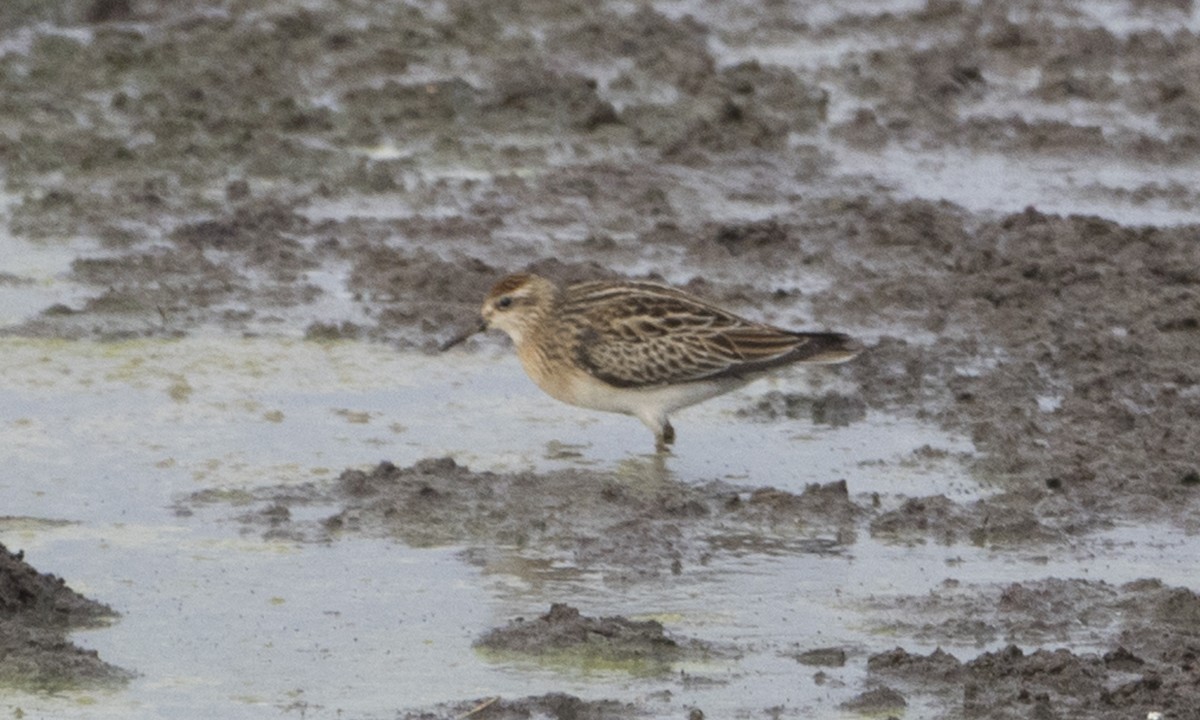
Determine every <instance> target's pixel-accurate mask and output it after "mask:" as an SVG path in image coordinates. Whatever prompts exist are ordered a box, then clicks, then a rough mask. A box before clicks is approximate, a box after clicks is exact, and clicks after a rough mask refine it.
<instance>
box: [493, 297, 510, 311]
mask: <svg viewBox="0 0 1200 720" xmlns="http://www.w3.org/2000/svg"><path fill="white" fill-rule="evenodd" d="M512 304H513V299H512V296H511V295H505V296H504V297H502V298H500V299H499V300H497V301H496V307H497V308H499V309H501V310H506V309H508V308H510V307H512Z"/></svg>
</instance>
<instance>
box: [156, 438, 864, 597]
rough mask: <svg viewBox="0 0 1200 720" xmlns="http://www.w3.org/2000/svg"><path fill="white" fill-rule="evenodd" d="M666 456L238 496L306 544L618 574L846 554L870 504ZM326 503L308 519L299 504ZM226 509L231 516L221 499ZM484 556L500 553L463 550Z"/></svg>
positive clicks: (259, 519)
mask: <svg viewBox="0 0 1200 720" xmlns="http://www.w3.org/2000/svg"><path fill="white" fill-rule="evenodd" d="M660 463H661V459H657V460H656V459H646V460H644V461H636V462H633V463H631V464H630V465H629V466H628V467H627V468H626V470H625V471H624V474H615V475H614V474H612V473H608V472H600V471H592V470H586V469H571V470H563V471H558V472H550V473H534V472H520V473H495V472H475V471H472V470H470V469H469V468H466V467H463V466H460V465H458V464H457V463H455V462H454V460H452V459H450V458H441V459H436V460H424V461H421V462H419V463H417V464H416V465H413V466H411V467H406V468H399V467H396V466H395V465H392V464H391V463H386V462H385V463H381V464H379V465H378V466H376V467H375V468H373V469H371V470H369V471H363V470H356V469H352V470H346V471H344V472H343V473H342V474H341V476H340V477H338V478H337V480H336V482H333V483H330V484H327V485H323V484H305V485H282V486H277V487H265V488H258V489H256V490H254V491H253V492H252V493H250V494H249V496H241V495H239V498H238V503H239V504H243V505H245V504H249V505H250V506H251V507H250V508H249V509H248V510H247V509H242V510H241V511H237V512H235V513H234V519H235V520H236V521H237V522H239V523H240V524H242V525H243V527H245V529H246V530H247V531H249V532H254V533H262V534H263V536H264V537H268V538H277V539H290V540H298V541H302V542H328V541H331V540H335V539H336V538H338V537H340V536H345V535H355V534H365V535H368V536H374V537H391V538H396V539H397V540H401V541H403V542H405V543H407V544H410V545H413V546H415V547H433V546H439V545H456V544H469V545H470V546H471V547H472V548H482V547H488V548H493V549H497V550H502V551H505V552H511V553H518V554H519V553H521V552H522V551H523V550H524V549H525V548H529V549H536V552H538V553H541V554H543V555H544V554H545V553H553V555H554V556H556V557H559V558H561V559H562V561H563V562H566V563H568V564H569V565H570V566H571V567H572V568H573V569H574V571H577V572H591V571H599V572H602V573H603V575H604V577H605V579H606V581H608V582H610V583H629V582H639V581H649V580H655V579H661V578H663V577H669V576H671V575H679V574H682V573H686V572H692V571H694V570H696V569H699V568H702V567H703V566H704V565H706V564H707V563H708V562H709V560H710V559H711V558H712V556H713V555H714V554H716V553H753V552H764V553H773V552H816V553H829V552H838V551H839V548H841V547H843V546H844V545H846V544H847V543H848V542H852V541H853V533H854V526H855V520H856V519H857V518H858V517H859V516H861V515H862V514H863V513H864V510H863V509H862V508H860V507H859V506H858V505H857V504H856V503H855V502H853V501H852V500H851V499H850V498H849V496H848V494H847V492H846V484H845V482H833V483H829V484H827V485H815V484H814V485H812V486H810V487H809V488H808V489H807V490H805V491H804V492H803V493H800V494H795V493H789V492H786V491H782V490H776V489H774V488H753V489H751V488H745V487H738V486H735V485H731V484H728V483H724V482H715V481H714V482H710V483H707V484H705V485H694V484H690V483H685V482H682V481H680V480H678V479H677V478H674V477H673V476H671V474H670V473H669V472H668V471H667V470H666V469H665V468H664V467H663V466H662V465H661V464H660ZM228 499H229V498H228V495H227V494H226V493H224V492H223V491H220V490H216V491H200V492H198V493H195V494H193V495H191V496H190V497H188V498H185V499H183V500H181V501H180V503H179V505H178V507H179V510H180V511H182V512H193V511H195V510H199V509H202V508H204V507H206V506H209V505H211V504H213V503H222V504H224V503H226V502H228ZM310 506H315V507H317V508H318V509H319V508H322V507H326V506H328V507H329V508H330V510H329V513H328V514H327V515H326V516H325V517H323V518H321V519H312V516H313V513H312V512H311V511H310V512H304V513H299V512H296V511H297V510H298V509H300V508H306V507H310ZM221 512H222V514H227V511H226V510H225V509H221ZM468 557H469V558H474V560H475V561H478V562H485V563H487V562H502V560H500V559H499V558H495V557H489V555H488V554H487V553H474V552H471V551H468Z"/></svg>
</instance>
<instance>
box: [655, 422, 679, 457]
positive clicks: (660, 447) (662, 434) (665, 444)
mask: <svg viewBox="0 0 1200 720" xmlns="http://www.w3.org/2000/svg"><path fill="white" fill-rule="evenodd" d="M673 442H675V428H673V427H671V421H670V420H663V424H662V429H661V430H659V431H658V432H657V433H655V434H654V449H655V450H657V451H658V452H660V453H665V452H670V447H669V446H670V445H671V443H673Z"/></svg>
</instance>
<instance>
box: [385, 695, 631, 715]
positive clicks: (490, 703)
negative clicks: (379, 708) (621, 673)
mask: <svg viewBox="0 0 1200 720" xmlns="http://www.w3.org/2000/svg"><path fill="white" fill-rule="evenodd" d="M645 714H646V713H644V712H642V711H640V710H638V708H637V707H636V706H635V705H632V704H630V703H623V702H617V701H616V700H581V699H579V698H578V697H576V696H574V695H568V694H566V693H547V694H546V695H538V696H536V697H525V698H518V699H515V700H505V699H504V698H500V697H493V698H487V699H485V700H471V701H464V702H460V703H453V704H450V705H445V706H441V707H439V708H437V709H435V710H430V711H420V712H408V713H405V714H403V715H400V716H399V717H400V718H401V720H444V718H447V717H454V718H468V717H478V718H486V719H487V720H528V718H534V717H537V718H548V719H549V720H629V719H630V718H639V717H644V716H645Z"/></svg>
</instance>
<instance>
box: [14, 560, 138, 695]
mask: <svg viewBox="0 0 1200 720" xmlns="http://www.w3.org/2000/svg"><path fill="white" fill-rule="evenodd" d="M116 616H117V613H116V612H114V611H113V609H112V608H110V607H108V606H107V605H103V604H101V603H98V602H96V601H95V600H90V599H88V598H85V597H84V596H82V595H80V594H79V593H77V592H75V591H74V590H72V589H71V588H69V587H67V585H66V583H65V582H64V581H63V580H62V578H59V577H55V576H54V575H47V574H45V573H39V572H38V571H37V570H35V569H34V568H33V567H31V566H30V565H29V564H28V563H27V562H25V558H24V555H23V554H22V553H11V552H9V550H8V548H6V547H4V546H3V545H0V686H8V687H16V688H21V689H24V690H50V691H54V690H62V689H65V688H71V687H79V686H90V685H107V684H114V683H116V684H119V683H123V682H125V681H127V680H129V679H130V678H131V677H132V674H131V673H129V672H128V671H126V670H122V669H121V668H118V667H115V666H113V665H110V664H108V663H106V662H104V661H103V660H101V659H100V657H99V656H98V655H97V654H96V652H95V651H92V650H84V649H83V648H80V647H78V646H77V645H74V644H73V643H71V642H69V641H68V640H67V639H66V636H67V634H68V633H69V632H70V631H71V630H73V629H76V628H83V627H97V626H100V625H104V624H105V623H107V622H110V621H111V620H112V619H114V618H115V617H116Z"/></svg>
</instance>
